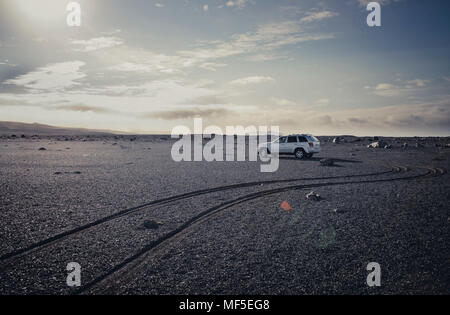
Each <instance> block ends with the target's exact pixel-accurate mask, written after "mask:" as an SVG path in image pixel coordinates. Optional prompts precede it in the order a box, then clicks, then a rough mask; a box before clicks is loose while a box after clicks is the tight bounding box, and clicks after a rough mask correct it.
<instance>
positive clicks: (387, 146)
mask: <svg viewBox="0 0 450 315" xmlns="http://www.w3.org/2000/svg"><path fill="white" fill-rule="evenodd" d="M384 148H385V149H392V146H391V145H390V144H387V145H385V146H384Z"/></svg>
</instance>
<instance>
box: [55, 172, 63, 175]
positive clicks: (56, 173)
mask: <svg viewBox="0 0 450 315" xmlns="http://www.w3.org/2000/svg"><path fill="white" fill-rule="evenodd" d="M54 174H55V175H61V174H62V172H55V173H54Z"/></svg>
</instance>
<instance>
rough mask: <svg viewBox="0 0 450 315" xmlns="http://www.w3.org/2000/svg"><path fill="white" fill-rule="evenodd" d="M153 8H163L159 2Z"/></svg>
mask: <svg viewBox="0 0 450 315" xmlns="http://www.w3.org/2000/svg"><path fill="white" fill-rule="evenodd" d="M155 7H157V8H164V4H162V3H161V2H157V3H155Z"/></svg>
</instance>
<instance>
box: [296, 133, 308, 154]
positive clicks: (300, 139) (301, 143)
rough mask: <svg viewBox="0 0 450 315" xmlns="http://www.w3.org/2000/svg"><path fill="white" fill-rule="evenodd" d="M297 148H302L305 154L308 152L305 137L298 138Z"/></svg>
mask: <svg viewBox="0 0 450 315" xmlns="http://www.w3.org/2000/svg"><path fill="white" fill-rule="evenodd" d="M298 142H299V143H298V147H302V148H303V149H304V150H305V151H306V152H308V148H307V147H308V139H306V137H305V136H298Z"/></svg>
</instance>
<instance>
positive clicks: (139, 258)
mask: <svg viewBox="0 0 450 315" xmlns="http://www.w3.org/2000/svg"><path fill="white" fill-rule="evenodd" d="M394 168H396V169H397V170H398V172H403V171H404V172H407V171H409V170H410V169H409V168H408V167H405V166H394ZM424 168H425V169H427V170H428V171H427V172H426V173H422V174H418V175H411V176H406V177H394V178H388V179H371V180H370V179H369V180H362V181H346V182H326V183H316V184H303V185H294V186H287V187H281V188H275V189H270V190H265V191H262V192H256V193H252V194H248V195H245V196H242V197H239V198H237V199H234V200H231V201H226V202H224V203H222V204H220V205H218V206H214V207H212V208H209V209H207V210H205V211H203V212H201V213H200V214H198V215H196V216H195V217H193V218H191V219H190V220H188V221H187V222H185V223H184V224H182V225H181V226H180V227H178V228H177V229H175V230H172V231H171V232H169V233H167V234H166V235H164V236H162V237H160V238H159V239H157V240H155V241H153V242H151V243H149V244H148V245H147V246H145V247H144V248H142V249H141V250H140V251H139V252H137V253H136V254H134V255H133V256H130V257H129V258H127V259H125V260H124V261H122V262H121V263H120V264H118V265H116V266H114V267H113V268H111V269H110V270H109V271H107V272H105V273H104V274H102V275H100V276H99V277H97V278H96V279H94V280H93V281H91V282H89V283H88V284H86V285H84V286H82V287H81V288H80V289H79V290H77V291H76V292H74V294H83V293H86V292H87V291H88V290H90V289H94V290H95V287H97V286H99V285H101V286H102V289H101V290H99V292H105V290H106V291H111V289H112V288H113V287H114V286H115V285H117V281H111V279H110V277H111V276H112V275H114V274H116V275H117V276H118V277H119V279H120V278H122V279H126V277H127V273H129V271H130V270H131V269H133V268H135V267H137V266H139V265H140V263H141V262H143V261H144V260H145V259H146V257H147V256H148V255H151V254H152V253H154V252H155V251H157V250H158V249H160V248H162V247H163V246H170V244H171V243H173V242H174V241H175V240H176V239H178V238H181V237H183V235H185V234H187V233H188V232H189V230H191V229H193V228H195V227H196V226H198V225H200V224H202V223H204V222H206V221H208V220H209V219H211V218H212V217H214V216H216V215H218V214H219V213H221V212H223V211H224V210H226V209H228V208H231V207H233V206H236V205H239V204H242V203H245V202H247V201H250V200H254V199H258V198H262V197H265V196H269V195H274V194H278V193H282V192H287V191H292V190H300V189H304V188H315V187H325V186H337V185H350V184H369V183H380V182H391V181H400V180H405V181H407V180H413V179H420V178H424V177H428V176H433V177H434V176H440V175H442V174H444V173H445V171H444V170H442V169H437V168H434V167H424ZM126 267H128V268H126ZM124 268H126V270H125V269H124ZM105 288H106V289H105ZM94 292H97V291H94Z"/></svg>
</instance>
